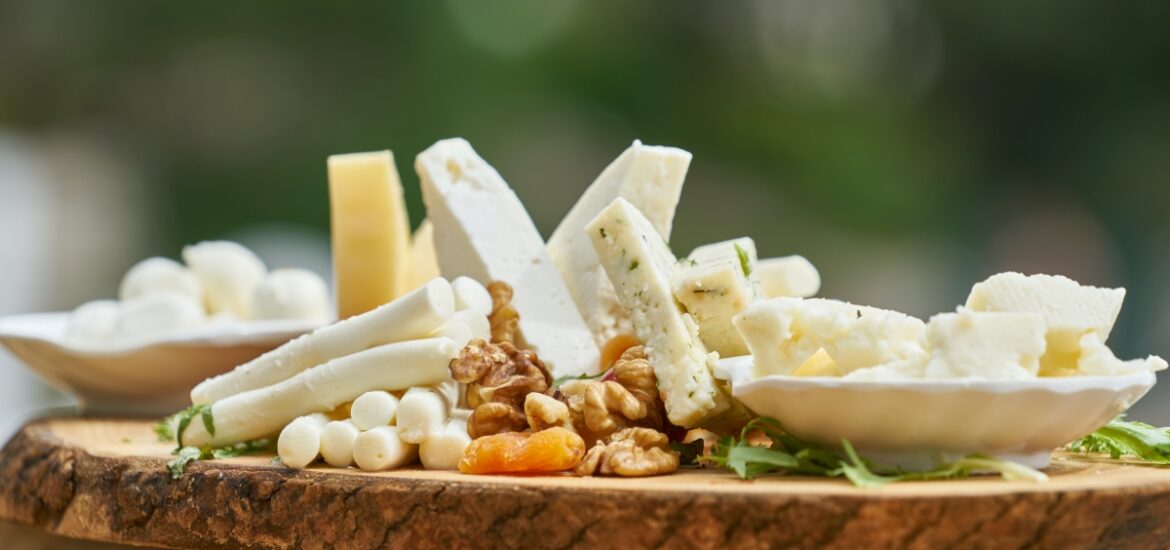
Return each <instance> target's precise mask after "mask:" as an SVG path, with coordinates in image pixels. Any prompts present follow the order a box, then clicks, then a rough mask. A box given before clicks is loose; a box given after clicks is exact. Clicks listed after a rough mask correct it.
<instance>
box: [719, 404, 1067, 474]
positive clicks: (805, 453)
mask: <svg viewBox="0 0 1170 550" xmlns="http://www.w3.org/2000/svg"><path fill="white" fill-rule="evenodd" d="M753 430H760V431H762V432H763V433H764V435H766V436H767V437H768V439H770V440H772V443H771V444H769V445H764V446H755V445H752V444H751V443H749V442H748V439H747V435H748V433H749V432H751V431H753ZM841 446H842V448H843V451H844V452H843V453H838V452H836V451H833V450H830V449H826V448H823V447H818V446H816V445H812V444H809V443H806V442H804V441H801V440H799V439H796V438H794V437H792V436H791V435H789V434H787V433H786V432H784V429H783V427H782V426H781V425H780V423H779V422H777V421H776V420H774V419H771V418H757V419H755V420H752V421H751V422H749V423H748V425H747V426H745V427H744V429H743V430H742V431H741V432H740V435H739V437H738V438H737V437H734V436H731V437H724V438H722V439H720V440H719V442H718V443H716V444H715V447H714V449H713V451H712V453H711V455H710V456H707V457H703V458H702V459H701V460H702V461H705V462H710V463H712V464H715V465H717V466H720V467H722V468H727V469H728V470H731V471H733V472H735V474H736V475H738V476H739V477H741V478H743V479H753V478H755V477H757V476H759V475H762V474H765V473H770V472H777V471H783V472H785V473H791V474H800V475H811V476H821V477H842V476H844V477H845V478H846V479H848V480H849V481H850V482H852V483H853V484H854V485H856V486H858V487H881V486H883V485H886V484H888V483H893V482H896V481H927V480H934V479H953V478H958V477H965V476H967V475H970V473H971V472H972V471H978V470H993V471H996V472H998V473H999V474H1000V475H1001V476H1003V478H1004V479H1008V480H1012V479H1025V480H1030V481H1043V480H1046V479H1048V477H1047V476H1045V475H1044V474H1043V473H1041V472H1038V471H1036V470H1033V469H1031V468H1029V467H1027V466H1024V465H1022V464H1017V463H1014V462H1008V461H1005V460H997V459H993V458H990V457H985V456H981V455H969V456H967V457H964V458H962V459H959V460H956V461H954V462H951V463H948V464H940V465H939V466H937V467H935V468H933V469H931V470H926V471H920V472H905V471H882V470H880V469H879V468H877V467H876V466H874V465H873V464H871V463H870V462H868V461H866V460H865V459H863V458H861V456H860V455H858V454H857V451H856V450H855V449H854V448H853V445H851V444H850V443H849V442H848V441H846V440H842V441H841ZM842 454H843V455H844V456H842Z"/></svg>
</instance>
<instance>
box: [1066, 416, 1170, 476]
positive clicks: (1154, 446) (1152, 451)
mask: <svg viewBox="0 0 1170 550" xmlns="http://www.w3.org/2000/svg"><path fill="white" fill-rule="evenodd" d="M1068 449H1069V450H1071V451H1078V452H1082V453H1109V456H1110V457H1111V458H1113V459H1118V458H1121V457H1122V456H1132V457H1135V458H1138V459H1141V460H1144V461H1146V462H1152V463H1155V464H1170V428H1157V427H1154V426H1151V425H1149V424H1146V423H1145V422H1133V421H1128V420H1125V415H1121V416H1118V417H1117V418H1115V419H1113V420H1112V421H1111V422H1109V423H1108V424H1106V425H1105V427H1103V428H1101V429H1099V430H1097V431H1095V432H1093V433H1091V434H1089V435H1086V436H1085V437H1083V438H1081V439H1078V440H1076V441H1073V442H1072V443H1069V444H1068Z"/></svg>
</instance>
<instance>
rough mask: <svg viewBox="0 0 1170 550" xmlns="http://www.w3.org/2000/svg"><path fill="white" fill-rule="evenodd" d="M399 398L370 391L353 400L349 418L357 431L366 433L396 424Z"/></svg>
mask: <svg viewBox="0 0 1170 550" xmlns="http://www.w3.org/2000/svg"><path fill="white" fill-rule="evenodd" d="M397 412H398V398H397V397H394V396H393V395H390V392H386V391H381V390H378V391H370V392H366V393H363V394H362V395H361V396H360V397H358V398H357V399H354V400H353V406H352V407H350V409H349V416H350V418H351V419H353V425H354V426H356V427H357V429H359V430H362V431H366V430H372V429H374V428H377V427H379V426H389V425H391V424H393V423H394V416H395V414H396V413H397Z"/></svg>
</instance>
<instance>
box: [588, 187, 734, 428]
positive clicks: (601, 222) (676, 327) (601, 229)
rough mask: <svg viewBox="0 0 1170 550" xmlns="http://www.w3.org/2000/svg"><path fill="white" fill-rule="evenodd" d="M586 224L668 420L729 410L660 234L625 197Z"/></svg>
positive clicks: (694, 419) (695, 419)
mask: <svg viewBox="0 0 1170 550" xmlns="http://www.w3.org/2000/svg"><path fill="white" fill-rule="evenodd" d="M586 230H587V234H588V235H589V238H590V240H591V241H592V243H593V248H594V250H595V251H596V253H597V258H598V259H599V260H600V262H601V266H602V267H603V268H605V273H606V274H607V275H608V277H609V280H610V282H612V283H613V287H614V290H615V291H616V292H617V297H618V300H619V301H620V302H621V305H622V306H623V307H625V309H626V311H628V312H629V313H630V320H631V321H632V324H633V328H634V332H635V334H636V335H637V336H638V338H639V339H640V340H641V341H642V342H643V343H644V344H645V345H646V351H647V355H648V356H649V360H650V364H651V365H652V366H653V367H654V374H655V375H656V376H657V377H658V389H659V390H660V391H661V393H662V396H663V401H664V402H665V403H666V414H667V416H668V417H669V418H670V421H671V422H673V423H675V424H677V425H680V426H685V427H692V426H696V425H699V424H701V423H703V422H704V421H705V420H708V419H711V418H713V417H715V416H717V415H720V414H721V413H723V412H725V411H727V410H729V408H730V406H731V405H730V397H728V395H727V394H726V393H724V391H723V390H722V389H721V388H720V387H719V386H718V385H717V384H716V382H715V379H714V378H713V377H712V376H711V367H710V365H711V364H712V363H713V362H714V360H715V358H716V357H717V356H716V355H715V354H712V353H710V352H709V351H708V350H707V347H706V346H705V345H704V344H703V341H702V340H701V339H700V338H699V331H698V328H699V327H698V325H697V324H696V323H695V321H694V319H692V318H691V316H690V315H688V314H686V313H683V311H682V308H681V307H680V306H679V304H678V303H677V302H675V299H674V293H673V292H672V290H671V286H670V279H671V275H672V272H673V271H674V269H675V265H676V263H677V260H676V259H675V257H674V254H672V253H671V252H670V249H669V248H668V247H667V245H666V241H665V240H664V239H663V238H662V235H660V234H659V233H658V231H657V230H656V229H655V228H654V225H653V224H652V223H650V220H648V219H646V216H644V215H642V213H641V212H639V211H638V209H637V208H636V207H634V205H633V204H631V203H630V202H629V201H627V200H625V199H623V198H617V199H614V201H613V202H612V203H610V205H609V206H607V207H606V208H605V209H604V210H602V211H601V213H600V214H598V215H597V217H596V218H595V219H594V220H593V221H591V222H590V223H589V224H588V226H587V227H586Z"/></svg>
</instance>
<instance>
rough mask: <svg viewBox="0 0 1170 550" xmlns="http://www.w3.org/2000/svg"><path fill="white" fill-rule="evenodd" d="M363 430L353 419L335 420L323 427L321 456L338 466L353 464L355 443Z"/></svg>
mask: <svg viewBox="0 0 1170 550" xmlns="http://www.w3.org/2000/svg"><path fill="white" fill-rule="evenodd" d="M360 433H361V430H359V429H357V426H354V424H353V421H351V420H334V421H332V422H329V423H328V424H325V427H323V428H321V458H323V459H325V463H326V464H329V465H330V466H333V467H336V468H347V467H349V466H350V465H351V464H353V444H354V441H356V440H357V436H358V434H360Z"/></svg>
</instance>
